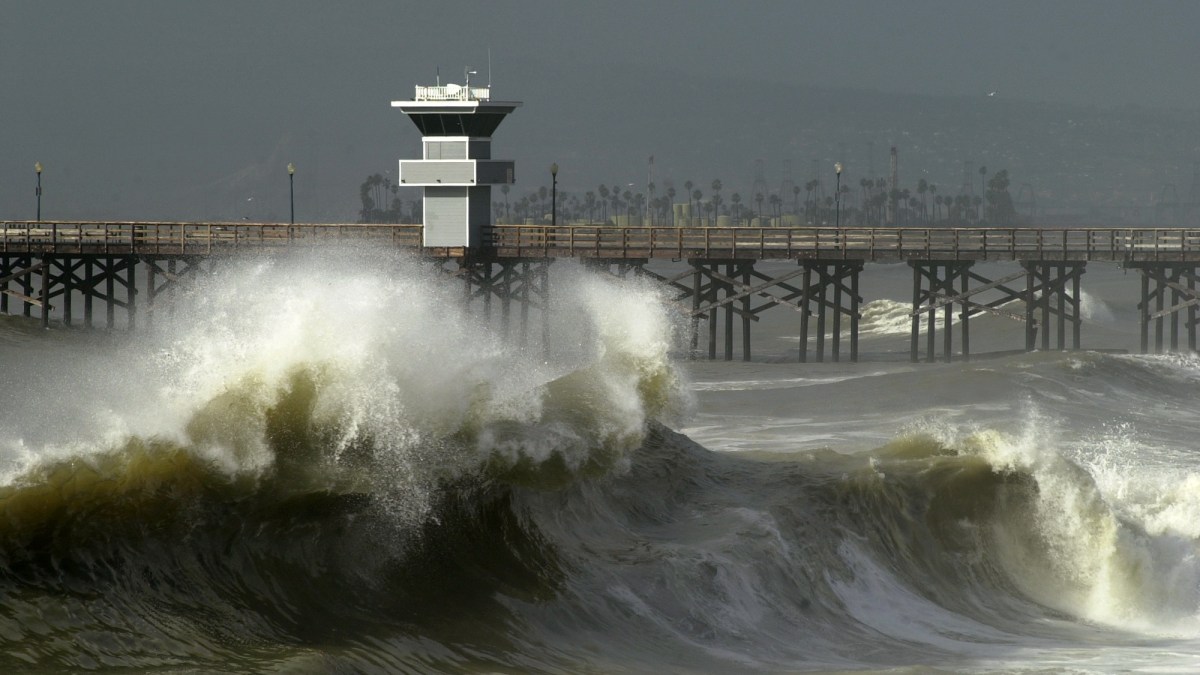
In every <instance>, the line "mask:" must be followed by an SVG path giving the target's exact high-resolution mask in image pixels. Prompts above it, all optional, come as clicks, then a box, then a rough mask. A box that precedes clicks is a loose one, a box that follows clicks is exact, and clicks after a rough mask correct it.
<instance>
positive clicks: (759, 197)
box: [754, 192, 763, 219]
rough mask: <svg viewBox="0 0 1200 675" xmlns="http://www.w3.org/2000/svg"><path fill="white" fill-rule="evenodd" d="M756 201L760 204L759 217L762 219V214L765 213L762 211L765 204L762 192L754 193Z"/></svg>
mask: <svg viewBox="0 0 1200 675" xmlns="http://www.w3.org/2000/svg"><path fill="white" fill-rule="evenodd" d="M754 201H756V202H758V217H759V218H760V219H761V218H762V212H763V210H762V203H763V193H761V192H755V193H754Z"/></svg>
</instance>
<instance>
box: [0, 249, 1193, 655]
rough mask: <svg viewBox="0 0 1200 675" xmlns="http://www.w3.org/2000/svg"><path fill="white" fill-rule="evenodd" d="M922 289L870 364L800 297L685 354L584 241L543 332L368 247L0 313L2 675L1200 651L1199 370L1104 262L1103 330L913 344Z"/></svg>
mask: <svg viewBox="0 0 1200 675" xmlns="http://www.w3.org/2000/svg"><path fill="white" fill-rule="evenodd" d="M352 263H353V264H352ZM997 276H998V275H997ZM910 279H911V277H910V273H909V272H908V269H907V268H906V267H903V266H872V267H869V268H868V271H867V273H866V274H865V275H864V294H865V295H866V297H867V299H868V301H869V302H868V304H867V305H866V306H865V308H864V321H863V342H862V346H861V352H862V360H861V362H860V363H858V364H849V363H841V364H833V363H824V364H817V363H809V364H798V363H795V362H794V361H795V358H796V352H797V349H798V345H797V342H796V333H797V331H798V327H797V324H798V317H797V316H796V315H795V313H794V312H788V311H786V310H774V311H773V312H772V313H768V318H766V319H764V321H763V322H762V324H763V325H761V326H758V325H756V327H755V345H754V346H755V359H756V360H755V361H754V362H752V363H740V362H732V363H725V362H704V361H688V360H686V359H684V358H682V357H681V356H682V354H683V353H684V348H685V346H686V342H687V340H686V335H685V334H684V330H685V328H686V322H685V321H684V320H682V318H681V317H679V316H676V315H674V314H673V313H672V308H671V304H670V303H669V302H664V298H663V297H662V295H661V289H659V288H657V287H655V286H654V285H652V284H649V283H643V282H640V281H638V280H616V279H610V278H605V277H601V276H598V275H596V274H594V273H589V272H585V271H583V270H582V269H579V268H577V267H574V266H572V265H570V264H565V263H564V264H558V263H556V265H555V269H554V271H553V274H552V279H551V283H552V288H553V294H552V299H553V303H554V304H553V305H552V307H551V308H550V318H551V324H550V334H551V343H552V347H551V348H550V349H548V350H547V349H543V348H542V346H541V345H540V344H538V343H537V341H536V340H535V341H533V342H532V343H530V344H522V342H521V340H519V339H518V333H517V331H516V328H515V325H514V326H513V328H512V330H511V331H509V332H508V333H505V332H504V331H503V330H502V324H501V322H500V321H499V318H498V316H496V317H492V320H490V321H489V320H487V319H486V318H485V317H484V316H483V315H482V310H481V309H480V307H479V305H478V304H476V305H475V306H473V307H471V308H464V307H463V306H462V294H461V288H460V287H458V286H457V285H455V284H450V283H447V282H446V281H444V280H439V279H438V278H437V277H436V275H435V273H434V272H433V271H432V270H429V269H425V268H423V267H422V266H421V265H420V264H418V263H417V262H415V261H412V260H409V259H406V258H403V257H399V258H392V257H388V256H384V255H381V254H376V255H374V256H366V262H365V263H364V254H363V253H362V252H355V251H349V252H324V253H322V254H320V255H317V254H310V255H308V256H301V257H297V258H295V259H278V260H248V261H243V262H241V263H238V264H235V265H231V266H227V267H225V268H223V270H222V272H221V273H220V275H218V276H214V277H211V278H201V279H198V280H197V282H196V283H195V284H194V285H193V286H191V287H190V288H189V289H188V290H187V292H186V293H183V294H182V295H181V296H180V297H179V298H177V301H176V303H175V305H174V307H173V309H172V310H171V311H169V312H167V311H163V312H160V313H158V314H156V317H155V323H154V327H153V328H152V329H143V330H139V332H137V333H135V334H132V335H126V334H123V333H116V334H106V333H104V332H103V331H96V332H87V331H82V330H72V329H66V328H62V327H57V328H55V329H53V330H50V331H43V330H41V329H40V327H39V325H38V323H37V322H36V321H34V320H26V319H22V318H18V317H0V372H2V373H3V383H4V384H3V387H0V670H2V671H4V672H78V671H85V670H96V671H112V672H131V671H135V672H140V671H153V672H184V673H190V672H204V673H207V672H317V673H325V672H344V673H359V672H380V673H384V672H386V673H392V672H413V673H429V672H522V673H524V672H547V673H589V672H592V673H611V672H646V673H650V672H656V673H657V672H679V673H691V672H696V673H737V672H746V673H751V672H811V671H815V672H845V671H850V672H863V671H866V672H930V671H941V672H1072V673H1074V672H1099V673H1107V672H1117V671H1120V672H1155V673H1159V672H1196V671H1200V557H1198V555H1197V554H1198V552H1200V461H1198V460H1197V452H1198V451H1200V440H1197V439H1200V418H1198V417H1197V416H1196V414H1195V410H1196V405H1195V403H1196V398H1197V396H1196V392H1197V386H1198V385H1200V358H1197V357H1196V356H1194V355H1181V354H1173V355H1159V356H1143V355H1136V354H1132V353H1120V351H1119V350H1121V349H1126V350H1128V349H1130V348H1131V347H1133V346H1134V345H1135V344H1136V314H1135V309H1134V305H1133V303H1134V302H1135V300H1136V292H1137V281H1136V277H1135V276H1133V275H1126V274H1125V273H1124V272H1122V271H1121V270H1119V269H1116V268H1113V267H1108V268H1105V267H1103V266H1098V265H1097V266H1093V269H1089V271H1088V274H1087V275H1085V278H1084V289H1085V291H1086V293H1087V296H1086V298H1085V303H1084V304H1085V306H1084V313H1085V320H1086V321H1085V325H1084V328H1083V335H1084V346H1085V348H1086V349H1085V350H1083V351H1079V352H1068V353H1058V352H1050V353H1039V352H1034V353H1029V354H1025V353H1013V352H1011V350H1013V349H1017V348H1019V347H1021V346H1022V345H1023V326H1022V325H1021V324H1019V323H1017V322H1013V321H1010V320H1007V319H1004V318H997V317H986V318H979V319H976V320H973V322H972V347H973V349H974V350H975V351H976V353H977V355H978V356H977V358H975V359H973V360H971V361H969V362H961V361H955V362H953V363H933V364H925V363H922V364H910V363H908V361H907V357H908V334H907V331H908V319H907V317H906V316H905V311H906V310H905V303H904V296H905V295H906V294H907V292H908V291H907V290H906V289H907V288H908V285H907V284H908V283H910V281H909V280H910ZM538 316H539V315H538V313H537V312H535V313H534V317H535V319H536V318H537V317H538ZM530 332H531V333H532V334H540V326H539V327H538V328H537V329H535V330H531V331H530ZM939 346H940V345H939ZM1110 350H1117V351H1110ZM982 352H991V353H992V354H991V355H990V356H989V355H987V354H982Z"/></svg>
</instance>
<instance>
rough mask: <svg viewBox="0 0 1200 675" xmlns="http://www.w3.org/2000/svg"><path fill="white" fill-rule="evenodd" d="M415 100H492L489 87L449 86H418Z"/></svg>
mask: <svg viewBox="0 0 1200 675" xmlns="http://www.w3.org/2000/svg"><path fill="white" fill-rule="evenodd" d="M416 89H417V91H416V94H415V96H414V97H413V98H414V100H417V101H488V100H491V98H492V91H491V89H490V88H489V87H464V86H462V85H458V84H447V85H442V86H437V87H423V86H421V85H419V84H418V85H417V87H416Z"/></svg>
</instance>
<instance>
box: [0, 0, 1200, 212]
mask: <svg viewBox="0 0 1200 675" xmlns="http://www.w3.org/2000/svg"><path fill="white" fill-rule="evenodd" d="M1197 28H1200V2H1104V1H1101V2H1097V1H1094V0H1088V1H1065V0H1061V1H1050V2H1047V1H1041V2H997V1H995V0H993V1H991V2H963V1H961V0H960V1H954V2H746V1H737V2H712V1H696V2H653V1H649V2H648V1H646V0H639V1H636V2H626V1H622V2H589V3H578V2H564V1H562V0H549V1H521V2H495V1H479V2H448V1H438V2H384V1H370V2H353V1H350V2H329V1H328V0H292V1H289V2H279V1H259V2H245V1H237V2H234V1H220V0H205V1H203V2H200V1H197V2H168V1H164V0H139V1H132V0H106V1H104V2H97V1H95V0H73V1H66V0H57V1H56V0H37V1H32V0H31V1H25V0H0V122H2V125H0V219H10V218H25V217H32V215H33V214H32V208H33V199H32V196H33V190H32V183H33V178H34V176H33V170H32V168H33V163H34V162H35V161H41V162H42V163H43V164H44V165H45V166H46V172H45V174H44V180H45V182H46V197H45V199H46V207H45V212H46V214H47V217H76V218H86V217H89V216H92V215H97V214H102V215H103V216H104V217H115V216H117V215H123V216H125V217H129V218H147V217H157V218H169V217H178V218H195V217H207V215H208V214H213V215H214V216H215V215H218V214H221V215H226V216H236V215H238V213H239V212H240V211H245V215H244V216H243V217H255V218H265V217H271V216H275V217H280V216H281V213H286V207H284V210H283V211H281V210H280V208H279V202H278V200H279V194H280V193H279V190H278V189H276V188H278V187H279V185H280V184H281V183H282V184H283V185H284V186H285V187H284V189H286V175H285V174H282V173H280V172H282V171H283V167H284V166H286V164H287V162H289V161H294V162H296V163H297V165H298V167H299V170H298V173H297V192H298V195H297V203H298V211H300V212H301V214H300V215H301V216H303V215H304V214H309V216H310V217H309V218H308V219H325V218H334V217H340V218H347V219H349V218H353V216H354V209H355V208H356V206H357V204H356V203H355V195H356V192H357V184H358V183H359V182H361V181H362V179H363V177H365V176H366V175H367V174H368V173H372V172H375V171H383V170H385V169H391V168H392V167H394V164H395V160H396V159H397V158H398V157H399V156H401V155H404V156H408V155H411V154H412V153H413V152H414V151H415V149H416V148H417V147H418V145H417V137H416V134H415V130H414V128H413V127H412V126H411V125H409V124H408V122H406V121H404V120H403V119H399V118H400V115H399V113H397V112H396V111H394V110H392V109H390V107H389V105H388V102H389V101H390V100H392V99H396V98H406V97H408V96H409V95H410V94H411V91H412V85H414V84H417V83H428V82H431V81H432V79H433V77H434V75H435V72H436V69H437V68H438V67H439V66H440V68H441V74H442V76H443V79H444V80H461V78H462V70H463V67H464V66H465V65H470V66H472V67H475V68H476V69H477V70H479V71H480V75H478V76H477V77H479V78H481V79H485V78H486V75H487V73H486V70H487V58H488V48H489V47H490V49H491V55H492V79H493V84H494V86H495V91H496V94H497V97H498V98H503V99H517V100H523V101H525V107H524V108H522V109H520V110H519V111H518V112H517V113H516V114H515V115H514V118H513V120H511V121H510V122H506V123H505V126H502V127H501V130H500V132H499V133H498V134H497V143H498V145H499V146H501V147H505V148H506V151H502V152H500V154H502V155H504V156H507V157H514V158H516V159H517V160H518V175H520V171H521V166H522V164H521V162H527V163H532V164H533V165H534V166H538V165H540V164H542V163H548V162H549V161H550V160H551V159H553V158H555V157H560V156H566V155H567V154H568V151H569V149H570V145H571V143H572V138H571V137H570V136H569V135H563V137H560V138H550V139H544V138H541V139H539V140H538V141H537V142H536V143H534V142H533V141H532V140H530V139H533V138H535V137H537V136H538V133H539V128H541V127H542V126H544V125H545V124H546V122H547V121H548V120H550V119H552V118H553V117H554V116H555V115H556V114H557V115H560V116H561V115H562V114H563V111H564V110H565V109H566V108H564V107H563V106H561V105H558V104H559V103H560V102H559V101H558V100H557V99H556V91H561V90H563V88H564V87H565V83H564V82H563V81H562V80H563V79H564V78H591V77H594V73H596V72H597V71H602V70H605V69H613V70H614V71H619V72H625V73H629V75H628V77H630V78H639V77H643V76H644V77H645V78H646V79H647V80H649V79H652V78H674V77H679V78H696V77H699V78H718V79H719V78H725V79H739V80H742V79H756V80H759V81H761V82H762V83H763V86H765V87H770V86H771V85H772V83H786V84H793V85H794V84H810V85H822V86H828V87H846V88H852V89H874V90H883V91H888V92H897V93H906V94H932V95H944V96H961V97H971V96H987V95H988V94H989V93H991V92H995V95H996V96H999V97H1006V98H1011V99H1028V100H1040V101H1055V102H1065V103H1073V104H1086V105H1098V106H1114V107H1115V106H1124V105H1130V104H1137V105H1140V106H1144V107H1150V108H1187V109H1192V110H1200V87H1197V86H1196V72H1197V64H1200V40H1197V39H1196V37H1195V35H1196V30H1197ZM579 84H580V83H578V82H575V83H573V85H574V86H573V87H572V91H577V90H578V89H577V87H578V85H579ZM585 84H586V83H585ZM639 84H640V85H643V86H644V85H645V84H646V83H645V82H642V83H639ZM596 94H597V95H596V97H595V98H594V99H589V102H588V105H589V107H590V108H591V109H592V110H594V111H595V112H596V114H597V115H600V114H604V115H606V116H609V117H611V118H612V119H614V120H624V121H625V122H626V123H628V124H630V125H632V124H633V123H634V122H635V121H636V120H637V118H638V116H641V115H653V114H654V112H655V110H656V106H657V103H656V102H655V101H654V100H650V97H643V98H641V99H639V100H636V101H631V100H627V98H626V97H623V96H622V92H621V91H601V92H596ZM711 95H712V96H719V95H720V92H712V94H711ZM608 108H611V112H610V113H609V112H606V111H607V110H608ZM694 114H695V115H697V116H702V115H703V114H704V111H703V110H702V109H697V110H695V111H694ZM614 128H620V127H614ZM592 133H609V130H606V129H603V128H600V129H596V130H594V131H593V132H592ZM656 140H657V141H658V142H659V143H660V145H663V146H665V151H666V152H664V154H666V153H667V152H669V150H670V147H671V144H672V143H673V142H677V143H679V144H688V143H694V142H696V139H694V138H688V137H686V132H684V131H681V137H680V138H678V139H672V138H658V139H656ZM526 146H528V149H529V151H528V152H526V149H527V148H526ZM660 152H663V150H660ZM281 176H282V178H281ZM284 194H285V193H284ZM164 195H166V196H168V197H169V199H168V198H167V197H164ZM284 198H285V199H286V194H285V196H284ZM255 199H257V200H259V202H260V203H261V202H263V201H269V202H270V203H271V206H270V207H260V206H257V205H255V202H254V200H255ZM52 202H53V205H51V203H52ZM235 202H237V203H236V204H235ZM173 204H175V205H177V208H173V206H172V205H173ZM264 209H265V210H264ZM175 211H178V213H176V212H175ZM302 219H304V218H302Z"/></svg>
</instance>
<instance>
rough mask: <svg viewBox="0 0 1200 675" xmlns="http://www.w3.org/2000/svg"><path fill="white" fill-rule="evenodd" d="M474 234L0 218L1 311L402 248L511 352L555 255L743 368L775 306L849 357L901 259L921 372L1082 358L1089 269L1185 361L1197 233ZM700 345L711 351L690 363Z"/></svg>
mask: <svg viewBox="0 0 1200 675" xmlns="http://www.w3.org/2000/svg"><path fill="white" fill-rule="evenodd" d="M486 235H487V236H486V240H485V244H484V245H483V246H481V247H477V248H472V249H450V248H423V247H422V246H421V241H422V227H421V226H420V225H374V224H368V225H363V224H299V225H289V224H279V223H244V222H243V223H171V222H80V221H72V222H67V221H62V222H38V221H6V222H0V313H9V312H10V311H19V312H21V313H23V314H24V315H25V316H31V314H32V312H33V311H34V309H36V310H37V311H38V313H39V314H40V316H41V320H42V322H43V325H46V326H48V325H49V322H50V316H51V313H52V311H53V312H55V313H57V314H58V316H59V317H61V320H62V321H63V323H64V324H67V325H71V324H72V323H73V322H75V321H76V320H77V319H78V320H82V323H83V324H84V325H87V326H93V325H95V324H97V323H99V322H100V321H99V320H98V319H97V317H96V316H95V312H94V310H95V307H96V305H97V304H99V305H101V306H102V308H103V312H104V316H103V323H104V325H106V326H107V327H110V328H112V327H114V325H115V324H116V315H117V310H121V312H122V313H123V314H124V316H123V319H124V320H123V322H122V323H123V325H125V326H127V327H134V326H135V325H136V323H137V316H138V308H139V303H141V305H142V307H143V312H144V313H145V316H146V317H147V319H149V318H152V317H153V310H154V307H155V306H156V302H159V301H160V298H162V297H164V296H169V295H170V294H171V293H173V292H174V290H175V289H176V288H177V286H178V285H179V284H180V283H181V282H183V281H184V280H186V279H188V278H189V277H190V276H191V275H194V274H195V273H196V272H198V271H211V270H212V267H213V265H215V264H219V261H221V260H225V259H229V258H231V257H236V256H243V255H270V254H274V253H279V252H286V251H289V250H298V249H308V248H314V247H319V246H325V245H328V244H330V243H338V242H343V243H346V242H354V243H357V244H362V245H367V246H372V247H388V248H396V249H408V250H413V251H414V252H416V253H418V254H419V255H421V256H422V257H423V258H426V259H429V260H430V261H432V262H433V263H435V264H436V265H437V266H438V268H439V269H441V270H442V271H443V272H445V273H446V274H447V275H448V276H452V277H454V278H457V279H461V280H462V281H463V283H464V286H465V289H466V290H465V298H466V299H467V300H468V301H472V300H477V301H479V302H481V303H482V304H483V307H484V311H486V312H491V308H492V302H493V299H494V300H495V301H496V302H497V303H499V304H500V308H501V312H502V314H501V316H502V320H503V321H504V325H505V327H506V328H507V326H508V322H509V321H510V320H511V319H510V312H511V305H512V303H513V302H516V303H517V304H518V305H519V311H520V330H521V335H522V337H523V338H527V333H528V322H529V312H530V309H531V308H533V309H537V310H539V311H540V313H541V314H542V316H543V322H542V325H543V328H542V333H543V340H545V339H546V323H545V320H544V317H545V314H546V312H545V311H542V310H544V309H545V308H546V307H547V305H548V302H549V294H550V288H549V275H548V273H547V272H548V268H549V266H550V264H551V263H552V262H553V261H554V260H556V259H560V258H576V259H580V260H582V261H583V262H584V263H585V264H587V265H589V266H592V267H595V268H598V269H603V270H607V271H608V272H610V273H613V274H619V275H626V274H630V273H633V274H639V275H644V276H647V277H652V278H655V279H658V280H659V281H660V282H661V283H663V284H665V285H666V286H667V287H668V288H670V289H671V291H672V293H673V294H674V299H675V301H676V305H677V306H678V307H680V308H681V311H685V313H687V314H688V316H689V317H690V319H691V326H692V334H691V347H692V352H693V354H694V355H696V356H699V355H701V354H703V353H704V351H706V352H707V356H708V358H712V359H715V358H717V351H718V350H717V347H718V344H722V345H723V350H722V351H723V353H722V355H723V357H724V358H725V359H726V360H730V359H732V358H733V354H734V345H735V331H734V324H735V318H736V319H737V320H739V321H740V322H741V331H740V333H741V334H740V342H741V347H742V358H743V359H746V360H749V359H750V357H751V351H750V344H751V341H750V333H751V325H752V324H753V322H755V321H758V320H759V319H760V317H761V314H762V313H763V312H765V311H767V310H769V309H772V308H775V307H782V308H785V309H791V310H793V311H795V312H797V313H798V315H799V316H798V325H799V328H800V338H799V358H800V360H801V361H808V360H816V361H824V360H827V359H831V360H834V361H839V360H842V358H843V357H847V358H848V359H849V360H851V361H854V360H857V359H858V337H859V335H858V333H859V320H860V319H861V306H862V304H863V298H862V296H861V295H860V292H859V279H860V276H861V275H862V274H863V273H864V271H865V269H866V265H867V264H869V263H881V262H893V263H895V262H901V263H906V264H908V265H909V266H911V268H912V272H913V287H912V310H911V318H912V329H911V350H910V357H911V359H912V360H913V361H917V360H920V359H921V358H922V354H921V351H922V350H921V346H922V340H921V338H922V337H924V338H925V339H924V355H923V356H924V359H926V360H930V361H932V360H935V359H936V358H937V357H938V354H937V351H938V350H937V347H938V344H937V339H936V334H937V332H938V330H940V331H941V338H942V340H941V358H943V359H946V360H949V359H951V358H953V357H954V356H955V355H956V354H955V349H954V344H953V334H954V331H953V330H952V327H953V326H952V324H953V320H954V319H955V317H957V319H958V329H959V331H958V332H959V335H960V337H959V346H958V350H957V356H958V357H959V358H963V359H967V358H970V355H971V351H970V329H969V326H970V321H969V320H970V318H971V317H973V316H977V315H980V314H984V313H987V314H993V315H997V316H1004V317H1007V318H1010V319H1013V320H1016V321H1022V322H1024V324H1025V327H1026V329H1025V344H1024V348H1025V349H1027V350H1033V349H1038V348H1040V349H1043V350H1049V349H1060V350H1062V349H1078V348H1079V345H1080V332H1081V323H1082V319H1081V315H1080V285H1081V278H1082V277H1083V275H1084V272H1085V271H1086V266H1087V265H1088V264H1089V263H1115V264H1118V265H1121V266H1122V267H1123V268H1125V269H1128V270H1134V271H1137V272H1138V275H1139V278H1140V280H1141V295H1140V302H1139V306H1138V309H1139V314H1140V330H1141V347H1142V350H1143V351H1146V352H1149V351H1154V352H1161V351H1163V350H1165V349H1170V350H1179V349H1181V348H1182V349H1187V350H1191V351H1194V350H1196V345H1197V342H1196V326H1197V315H1196V314H1197V306H1200V294H1198V293H1197V290H1196V275H1197V266H1198V265H1200V229H1189V228H1115V227H1073V228H1037V227H1026V228H995V227H977V228H951V229H947V228H855V227H845V228H829V227H793V228H751V227H682V228H676V227H611V226H602V225H597V226H560V227H550V226H540V225H525V226H515V225H496V226H493V227H491V228H490V229H489V230H488V231H487V233H486ZM652 261H673V262H679V263H686V265H687V267H686V269H685V270H684V271H683V272H681V273H676V274H667V275H663V274H659V273H656V272H653V271H651V270H650V269H648V268H647V265H648V264H649V263H651V262H652ZM765 261H795V263H796V267H795V268H794V269H791V270H788V271H786V272H784V273H782V274H781V273H778V272H777V273H776V275H775V276H771V275H768V274H766V273H764V272H763V271H762V270H761V269H756V264H757V263H759V262H765ZM984 261H991V262H1011V263H1015V267H1016V268H1017V271H1014V272H1013V273H1011V274H1006V275H1004V276H1001V277H1000V278H998V279H988V278H985V277H984V276H982V275H981V274H979V273H978V272H977V271H976V270H975V269H974V266H975V264H976V263H979V262H984ZM775 267H776V268H777V267H778V266H777V265H776V266H775ZM139 279H141V281H139ZM139 296H142V297H140V298H139ZM10 303H11V306H10ZM77 303H78V304H82V308H79V307H78V304H77ZM1013 305H1018V306H1021V309H1020V310H1014V309H1013V308H1012V307H1013ZM80 309H81V310H82V311H79V310H80ZM722 311H723V312H724V316H723V317H721V316H719V313H720V312H722ZM939 317H940V318H941V321H940V324H941V326H940V328H939V326H938V323H939V322H938V318H939ZM722 318H723V324H724V330H723V331H720V332H719V331H718V325H719V324H720V323H722V321H721V319H722ZM922 318H924V321H922ZM702 323H704V324H705V327H706V328H707V330H706V331H702V330H701V324H702ZM814 324H815V325H814ZM1152 329H1153V330H1152ZM1151 332H1153V340H1151ZM704 333H706V334H707V335H706V336H705V337H706V340H705V342H706V345H705V346H706V347H707V349H706V350H701V348H700V341H701V337H702V334H704ZM1052 337H1053V339H1052ZM810 338H811V339H810ZM1039 338H1040V339H1039ZM810 343H812V344H811V346H810ZM843 343H846V344H847V350H846V351H845V352H843V349H842V345H843Z"/></svg>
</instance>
